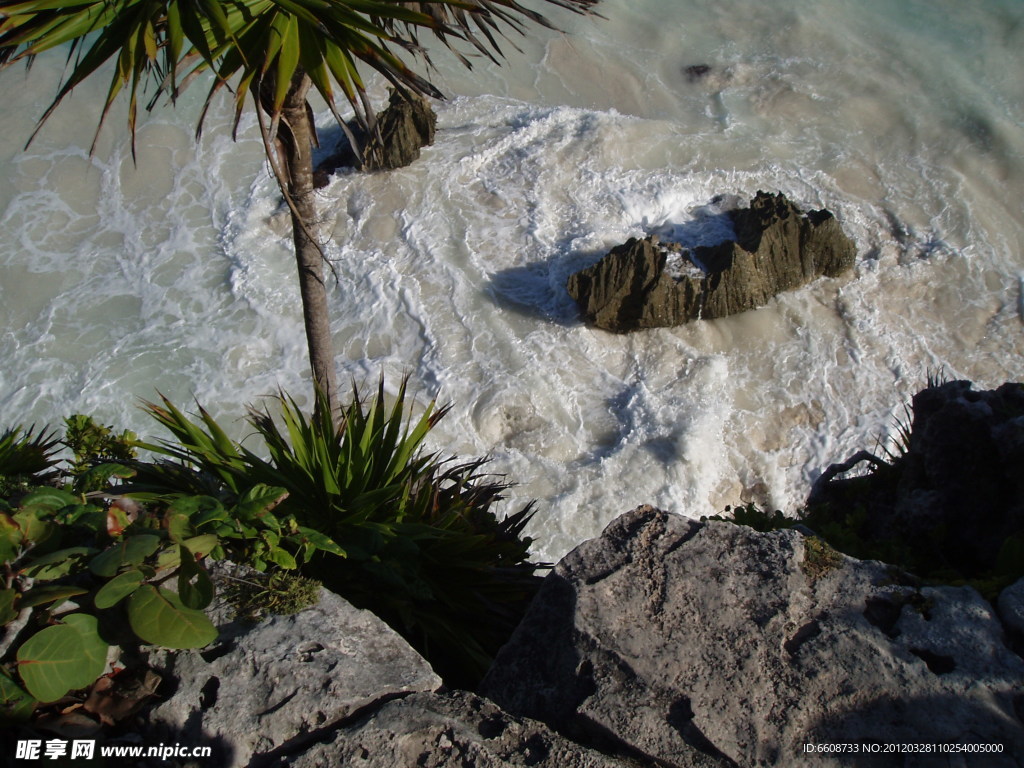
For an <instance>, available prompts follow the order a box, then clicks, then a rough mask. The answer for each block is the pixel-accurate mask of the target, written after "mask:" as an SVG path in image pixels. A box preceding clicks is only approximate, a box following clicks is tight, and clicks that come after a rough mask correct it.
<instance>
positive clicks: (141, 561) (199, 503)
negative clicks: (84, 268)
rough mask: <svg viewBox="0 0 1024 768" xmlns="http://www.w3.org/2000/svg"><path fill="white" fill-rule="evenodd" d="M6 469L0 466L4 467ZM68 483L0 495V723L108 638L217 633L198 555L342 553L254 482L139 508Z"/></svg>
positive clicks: (275, 560) (178, 642)
mask: <svg viewBox="0 0 1024 768" xmlns="http://www.w3.org/2000/svg"><path fill="white" fill-rule="evenodd" d="M12 434H13V433H12ZM22 438H23V439H24V435H22ZM35 439H38V436H36V438H35ZM54 446H55V443H51V444H50V445H49V446H48V448H47V451H48V452H49V451H52V449H53V448H54ZM49 455H50V454H49V453H47V456H49ZM14 466H18V465H17V464H16V463H12V464H3V463H0V475H3V474H4V473H5V471H6V470H9V469H11V468H12V467H14ZM37 466H40V467H42V468H43V469H47V468H49V467H51V466H53V463H52V462H50V461H49V460H47V461H46V462H37ZM77 471H78V473H79V478H80V477H81V476H83V475H84V474H85V473H89V475H90V477H91V481H90V482H94V481H96V480H97V479H98V478H102V479H103V480H104V482H106V480H109V479H111V478H116V479H119V480H124V479H128V478H130V477H131V476H132V475H133V474H134V473H135V469H134V468H132V467H129V466H126V465H122V464H117V463H111V462H107V463H101V464H93V465H92V466H88V462H85V463H83V464H82V465H81V466H79V467H78V469H77ZM75 485H76V484H75V483H74V482H72V483H71V484H69V486H68V487H65V488H57V487H47V486H36V487H33V488H31V489H30V490H28V491H27V492H25V493H20V494H17V495H14V496H11V497H9V498H7V499H0V563H2V566H0V568H2V570H0V579H2V581H0V628H2V629H3V631H4V633H3V637H2V640H0V721H2V720H7V721H11V720H15V721H16V720H23V719H25V718H27V717H28V716H29V715H30V714H31V713H32V711H33V710H34V708H35V707H36V705H37V704H38V703H40V702H51V701H55V700H57V699H60V698H61V697H63V696H64V695H66V694H67V693H68V692H69V691H74V690H78V689H81V688H85V687H86V686H88V685H90V684H91V683H92V682H93V681H95V680H96V679H97V678H98V677H99V676H100V675H102V674H103V673H104V671H105V669H106V666H107V661H108V658H109V657H110V656H111V650H112V646H118V645H123V644H125V643H138V642H144V643H151V644H154V645H159V646H162V647H165V648H172V649H177V648H197V647H202V646H204V645H207V644H208V643H210V642H211V641H213V640H214V639H215V638H216V636H217V630H216V628H215V626H214V625H213V623H212V621H211V620H210V618H209V617H208V616H207V615H206V614H205V612H204V609H206V608H207V607H208V606H209V605H210V604H211V602H212V600H213V598H214V587H213V584H212V582H211V579H210V576H209V574H208V573H207V571H206V569H205V567H204V565H203V561H204V558H211V559H223V558H231V559H234V560H237V561H240V562H244V563H246V564H249V565H254V566H256V567H263V568H266V567H267V566H268V565H273V566H277V567H282V568H286V569H290V568H294V567H295V566H296V565H297V563H298V562H305V561H308V560H309V559H310V558H311V557H312V555H313V553H314V552H317V551H320V550H327V551H329V552H332V553H333V554H336V555H343V554H344V552H343V551H342V550H341V549H340V548H339V547H338V546H337V545H336V544H334V542H333V541H331V540H330V539H329V538H328V537H326V536H323V535H321V534H319V533H318V532H316V531H312V530H309V529H307V528H305V527H303V526H300V525H299V524H298V523H297V522H296V521H295V519H294V518H293V517H282V516H279V515H278V514H276V513H275V511H274V509H275V507H277V506H278V505H279V504H280V503H281V501H282V500H283V499H284V498H286V497H287V491H285V490H284V489H283V488H279V487H272V486H268V485H265V484H262V483H255V484H252V485H251V486H250V487H248V488H245V489H244V490H242V491H241V492H240V493H239V494H238V495H237V496H236V497H235V498H234V499H233V500H232V502H231V503H230V504H229V505H226V504H224V503H222V502H221V500H219V499H217V498H213V497H211V496H202V495H183V494H172V495H168V496H165V497H152V498H150V499H147V500H146V502H145V503H141V504H140V503H138V502H136V501H134V500H130V499H127V498H125V497H120V496H117V495H115V494H113V492H112V489H110V488H109V487H108V488H107V490H106V492H104V493H97V492H93V493H89V494H84V493H82V492H80V491H76V490H73V489H74V488H75Z"/></svg>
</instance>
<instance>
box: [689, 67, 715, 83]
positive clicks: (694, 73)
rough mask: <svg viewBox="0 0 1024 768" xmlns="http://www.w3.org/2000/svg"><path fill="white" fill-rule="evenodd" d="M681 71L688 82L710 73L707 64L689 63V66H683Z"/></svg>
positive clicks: (695, 80) (693, 81)
mask: <svg viewBox="0 0 1024 768" xmlns="http://www.w3.org/2000/svg"><path fill="white" fill-rule="evenodd" d="M683 72H684V73H685V75H686V79H687V80H688V81H689V82H691V83H695V82H697V81H698V80H700V79H701V78H704V77H706V76H707V75H709V74H711V66H710V65H708V64H691V65H690V66H689V67H685V68H684V69H683Z"/></svg>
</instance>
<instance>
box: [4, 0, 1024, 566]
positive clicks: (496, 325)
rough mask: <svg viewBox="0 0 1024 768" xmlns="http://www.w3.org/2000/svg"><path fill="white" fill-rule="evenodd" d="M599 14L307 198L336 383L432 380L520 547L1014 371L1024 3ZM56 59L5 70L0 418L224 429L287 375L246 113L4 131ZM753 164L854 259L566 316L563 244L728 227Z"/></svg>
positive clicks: (726, 500) (760, 488)
mask: <svg viewBox="0 0 1024 768" xmlns="http://www.w3.org/2000/svg"><path fill="white" fill-rule="evenodd" d="M534 5H537V3H534ZM601 10H602V13H603V14H604V15H605V16H606V17H607V18H606V19H605V20H593V19H581V18H578V17H575V16H572V15H571V14H566V13H555V12H552V13H551V14H550V15H551V17H552V19H554V20H556V21H557V22H558V24H559V25H560V26H561V27H562V29H563V30H565V31H566V34H564V35H563V34H557V33H553V32H546V31H540V32H538V33H537V34H536V35H534V36H531V38H529V39H526V40H519V41H516V42H517V45H518V46H519V47H520V48H521V49H522V50H521V52H516V51H515V50H514V49H513V48H512V47H511V46H508V47H507V53H508V56H509V61H508V64H507V65H506V66H504V67H502V68H500V69H499V68H496V67H494V66H493V65H491V64H490V63H488V62H486V61H482V60H481V61H479V62H477V63H476V65H475V66H474V69H473V70H472V71H471V72H467V71H464V70H462V69H460V68H459V67H458V66H457V65H456V64H455V62H454V61H453V60H452V59H451V58H450V57H446V56H445V55H444V54H441V53H439V54H437V55H436V56H435V61H436V64H437V67H438V69H437V72H436V73H435V79H436V81H437V82H438V84H439V85H440V86H441V87H442V89H443V90H444V91H445V92H446V93H447V94H448V95H449V96H450V97H451V98H450V100H449V101H447V102H445V103H442V104H439V105H438V106H437V112H438V115H439V130H438V134H437V140H436V143H435V144H434V146H433V147H430V148H429V149H427V150H425V151H424V153H423V156H422V158H421V160H420V161H419V162H418V163H416V164H414V165H413V166H411V167H409V168H407V169H403V170H400V171H396V172H394V173H392V174H388V175H373V176H358V175H353V174H344V173H343V174H339V175H337V176H336V177H335V178H334V179H333V180H332V182H331V184H330V185H329V186H328V187H326V188H325V189H324V190H323V192H322V196H321V200H320V208H321V211H322V215H323V227H324V232H325V234H326V236H327V249H328V253H329V255H330V257H331V259H332V260H333V262H334V264H335V268H336V270H337V272H338V276H339V281H338V283H337V284H336V285H334V286H333V287H332V313H333V318H334V321H333V322H334V325H333V328H334V332H335V342H336V346H337V350H338V354H339V370H340V371H341V373H342V377H343V379H346V378H351V379H354V380H356V381H358V382H360V383H368V382H374V381H375V380H376V378H377V376H378V375H379V373H380V372H381V371H383V372H385V373H386V375H387V380H388V382H389V383H390V384H391V385H392V386H394V385H396V384H397V382H398V380H399V378H400V377H401V376H402V375H403V374H409V375H410V377H411V379H412V382H413V388H414V389H415V391H416V392H417V397H418V399H419V400H420V401H421V402H426V401H427V400H428V399H429V398H430V397H431V396H432V395H434V394H439V396H440V397H441V399H442V400H451V401H452V402H453V403H454V408H453V410H452V412H451V414H450V415H449V417H448V418H447V419H446V420H445V421H444V422H442V423H441V425H440V426H439V428H438V432H437V434H436V435H435V437H434V441H435V446H436V447H438V448H441V449H443V450H446V451H451V452H455V453H458V454H460V455H462V456H471V455H483V454H488V455H491V456H492V457H493V459H494V462H493V468H494V470H495V471H497V472H503V473H507V474H508V476H509V479H511V480H513V481H515V482H516V483H518V486H517V487H516V488H515V490H514V491H513V493H512V494H511V495H512V498H511V500H510V503H512V504H518V503H521V502H523V501H525V500H527V499H530V498H536V499H538V500H539V505H538V509H539V512H538V516H537V518H536V521H535V525H534V530H533V533H534V534H535V535H537V536H538V537H539V538H540V539H541V541H542V545H541V550H540V554H542V555H545V556H548V557H555V556H558V555H559V554H561V553H562V552H564V551H565V550H567V549H568V548H569V547H571V546H572V545H573V544H575V543H576V542H578V541H580V540H581V539H583V538H586V537H589V536H592V535H595V534H596V533H597V532H599V531H600V529H601V527H603V525H604V524H605V523H607V522H608V521H609V520H610V519H611V518H613V517H614V516H615V515H617V514H618V513H620V512H622V511H625V510H626V509H629V508H631V507H633V506H635V505H637V504H640V503H653V504H658V505H660V506H662V507H664V508H666V509H670V510H673V511H677V512H681V513H683V514H689V515H694V516H696V515H701V514H712V513H714V512H716V511H720V510H721V508H722V507H723V506H724V505H725V504H735V503H737V502H739V501H746V500H755V501H758V502H759V503H763V504H767V505H771V506H775V507H781V508H783V509H787V510H794V509H796V507H797V506H798V505H799V504H800V502H801V501H802V500H803V499H804V497H805V496H806V492H807V488H808V485H809V483H810V482H811V481H813V479H814V478H815V477H816V476H817V474H818V473H820V471H821V470H822V469H823V468H824V467H825V466H827V464H829V463H830V462H832V461H838V460H842V459H845V458H846V457H847V456H848V455H849V454H850V453H852V452H853V451H854V450H856V449H859V448H862V447H865V448H871V447H873V446H874V444H875V441H876V440H878V439H882V440H884V439H885V437H886V435H887V434H889V433H891V432H892V431H893V415H894V414H901V413H902V403H903V402H905V401H906V400H907V398H909V396H910V395H911V394H912V393H913V392H915V391H916V390H917V389H919V388H920V387H921V386H923V384H924V382H925V379H926V378H927V376H928V374H929V373H940V374H942V375H945V376H950V377H964V378H970V379H972V380H974V381H975V382H977V384H978V386H981V387H993V386H997V385H998V384H1000V383H1002V382H1003V381H1006V380H1011V379H1016V380H1019V379H1020V378H1021V375H1022V352H1024V325H1022V316H1024V295H1022V290H1024V214H1022V200H1024V3H1021V2H1020V1H1019V0H978V1H977V2H972V3H962V2H954V1H953V0H934V1H932V2H924V1H923V0H922V1H918V0H903V1H901V2H898V3H896V2H891V0H856V1H855V0H824V1H822V2H810V0H785V1H780V2H773V3H771V4H768V3H761V2H756V1H755V0H718V1H717V2H714V3H711V2H703V1H699V0H633V1H631V2H627V0H605V2H604V3H603V6H602V9H601ZM697 65H704V66H707V67H709V68H710V69H709V71H708V73H707V75H706V76H704V77H701V78H693V77H690V76H688V74H687V69H688V68H689V67H693V66H697ZM62 66H63V58H62V57H61V56H59V55H53V56H44V57H41V58H40V59H39V60H38V61H37V62H36V64H35V66H34V67H33V69H32V70H31V72H30V73H29V74H27V75H26V73H25V72H24V71H23V70H21V69H17V70H9V71H6V72H4V73H3V74H2V75H0V103H3V104H5V105H6V106H5V109H4V111H3V112H2V113H0V166H2V169H3V178H4V179H5V181H6V183H5V184H4V185H2V186H0V363H2V364H0V421H2V423H4V424H14V423H25V424H28V423H31V422H36V423H43V422H50V423H57V422H59V420H60V418H62V417H63V416H64V415H67V414H69V413H72V412H75V411H90V412H93V413H95V414H97V415H98V416H99V418H101V419H102V420H104V421H105V422H106V423H111V424H116V425H118V426H119V427H129V428H132V429H134V430H136V431H138V432H140V433H143V434H146V435H150V436H158V435H159V431H158V430H157V429H156V428H155V426H154V425H152V424H150V423H149V422H147V420H146V419H145V417H144V416H143V415H142V414H141V413H140V412H139V411H138V409H137V408H136V403H137V402H138V399H139V398H152V397H154V396H155V393H156V390H158V389H159V390H160V391H161V392H163V393H165V394H166V395H168V396H169V397H171V398H172V399H174V400H175V401H176V402H178V403H181V404H187V403H188V401H189V398H191V397H192V396H193V395H194V396H195V397H196V398H198V399H199V400H200V401H201V402H202V403H203V404H204V405H205V406H206V407H207V408H208V409H210V410H211V411H212V412H213V413H214V414H215V415H217V416H218V417H220V418H221V419H222V420H223V421H224V422H225V423H226V424H228V425H230V426H232V428H233V429H234V430H235V432H236V434H237V435H239V436H241V435H243V434H244V433H245V429H244V425H243V424H242V423H241V421H240V417H241V415H242V414H243V412H244V406H245V404H247V403H250V402H259V400H260V398H261V397H262V396H263V395H266V394H268V393H272V392H273V391H275V390H276V389H277V388H278V387H279V386H280V387H284V388H285V389H287V390H289V391H291V392H294V393H296V394H298V395H300V396H304V395H305V393H306V389H307V378H308V368H307V365H306V363H305V351H304V342H303V337H302V325H301V318H300V315H299V309H298V295H297V289H296V287H295V281H294V278H293V271H294V267H293V266H292V263H291V261H290V258H291V257H290V254H289V239H288V224H287V218H286V216H285V215H284V214H283V212H282V210H281V208H280V206H279V204H278V195H277V194H276V191H275V188H274V185H273V183H272V181H271V179H270V176H269V174H268V171H267V168H266V165H265V163H264V162H263V160H262V149H261V146H260V143H259V141H258V133H257V131H256V127H255V123H254V121H253V120H251V119H250V120H248V121H247V122H246V123H245V124H244V125H243V128H244V130H243V131H242V137H241V140H240V141H239V142H238V143H237V144H233V143H232V142H231V140H230V136H229V132H228V129H227V128H228V115H227V112H226V110H225V109H222V110H219V111H216V112H215V113H214V114H213V115H212V116H211V118H210V122H209V124H208V125H207V129H206V131H205V133H204V137H203V139H202V141H201V142H199V143H198V144H197V143H196V142H195V141H194V139H193V136H192V127H193V122H194V120H195V117H196V114H197V107H198V103H199V101H200V100H201V98H202V95H203V94H202V93H201V91H202V88H199V89H197V90H195V92H194V93H191V94H189V95H188V97H187V98H186V99H185V100H184V101H182V102H180V103H179V106H178V108H177V109H176V110H174V111H172V110H171V109H170V108H169V107H168V108H161V109H158V110H157V111H155V112H154V113H152V114H150V115H147V116H146V117H145V119H143V120H142V121H141V127H140V129H139V134H138V163H137V165H136V164H133V162H132V158H131V153H130V148H129V146H128V142H127V135H126V128H125V126H124V124H123V120H121V114H119V113H117V111H116V109H115V111H114V115H113V117H112V119H111V121H110V123H109V125H108V126H107V127H106V128H105V129H104V131H103V132H102V133H101V135H100V141H99V143H98V149H97V152H96V153H95V155H94V156H92V157H89V156H88V147H89V145H90V143H91V141H92V137H93V132H94V126H95V121H96V118H97V114H98V106H97V103H98V102H99V100H100V99H101V97H102V94H103V89H104V83H105V81H106V78H104V77H101V78H100V80H98V81H97V82H95V83H87V84H86V85H84V86H83V87H82V88H80V89H79V90H78V91H76V93H75V94H74V96H73V98H72V99H71V100H70V101H69V102H68V103H67V104H65V105H64V106H63V107H62V108H61V110H60V111H58V112H57V113H56V115H55V117H54V118H53V120H52V121H51V123H50V124H48V125H47V126H46V127H45V128H44V129H43V130H42V132H41V133H40V134H39V136H38V138H37V140H36V141H35V142H34V143H33V145H32V146H31V147H30V148H29V149H28V150H25V149H24V148H23V146H24V140H25V139H26V138H27V136H28V134H29V133H30V132H31V130H32V127H33V126H34V122H35V120H36V119H37V118H38V116H39V115H41V114H42V112H43V110H44V109H45V107H46V105H47V104H48V102H49V99H50V98H51V97H52V95H53V93H54V91H55V89H56V85H57V82H58V79H59V77H60V73H61V70H62ZM374 96H375V98H376V99H377V100H378V101H380V102H383V101H384V100H385V99H386V93H385V91H384V89H383V87H380V86H378V87H376V88H375V91H374ZM225 106H226V105H225ZM320 122H321V124H322V131H323V134H324V136H325V139H330V138H331V137H332V136H334V135H336V131H335V130H333V129H332V127H331V124H330V119H329V115H328V114H327V112H326V110H323V114H322V115H321V119H320ZM759 189H764V190H768V191H782V192H785V193H786V194H787V195H788V196H790V197H791V198H792V199H794V200H796V201H797V202H798V203H800V204H802V205H805V206H812V207H821V206H824V207H828V208H829V209H831V210H832V211H833V212H835V213H836V215H837V216H838V217H839V219H840V221H841V223H842V224H843V226H844V228H845V229H846V230H847V232H848V233H849V234H850V235H851V236H852V237H853V238H854V239H855V241H856V243H857V246H858V251H859V256H858V262H857V267H856V270H855V272H854V273H853V274H851V275H850V276H848V277H844V278H842V279H839V280H821V281H818V282H816V283H814V284H813V285H811V286H809V287H806V288H804V289H801V290H799V291H795V292H793V293H790V294H787V295H785V296H782V297H779V298H778V299H777V300H776V301H775V302H773V303H772V304H771V305H770V306H768V307H765V308H763V309H761V310H758V311H755V312H751V313H747V314H745V315H742V316H738V317H734V318H728V319H725V320H718V321H711V322H706V321H704V322H698V323H695V324H692V325H690V326H687V327H685V328H678V329H665V330H656V331H649V332H644V333H640V334H634V335H630V336H622V337H619V336H611V335H608V334H605V333H602V332H599V331H593V330H590V329H587V328H585V327H584V326H582V325H581V324H580V323H579V322H578V320H577V318H576V314H575V309H574V306H573V304H572V302H571V300H570V299H569V297H568V295H567V294H566V292H565V288H564V285H565V279H566V278H567V276H568V275H569V274H570V273H572V272H573V271H575V270H577V269H579V268H581V267H583V266H586V265H587V264H590V263H592V262H593V261H594V260H596V259H597V258H598V257H599V256H600V255H601V254H602V253H603V252H604V251H606V250H607V249H608V248H610V247H611V246H613V245H615V244H617V243H619V242H622V241H623V240H625V239H627V238H628V237H631V236H637V235H643V234H646V233H650V232H658V233H660V234H661V235H662V236H663V237H668V238H672V237H674V238H677V239H681V240H684V241H686V242H689V243H694V242H709V241H713V240H714V239H715V238H720V237H721V236H722V233H721V232H720V231H717V230H716V229H715V227H714V226H713V224H712V223H711V222H713V219H710V218H708V216H707V214H708V213H710V212H713V211H714V210H716V209H715V208H714V206H713V205H712V200H713V199H714V198H715V197H716V196H718V195H727V196H731V197H730V198H729V199H734V198H739V199H745V198H749V197H751V196H753V194H754V193H755V192H757V191H758V190H759Z"/></svg>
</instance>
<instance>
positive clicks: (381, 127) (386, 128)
mask: <svg viewBox="0 0 1024 768" xmlns="http://www.w3.org/2000/svg"><path fill="white" fill-rule="evenodd" d="M436 125H437V114H436V113H435V112H434V110H433V109H431V107H430V104H429V103H428V102H427V100H426V99H425V98H423V97H421V96H416V95H415V94H408V96H407V97H406V96H403V95H402V94H400V93H399V92H397V91H392V92H391V100H390V102H389V103H388V106H387V107H386V108H385V109H384V110H383V111H382V112H379V113H377V120H376V133H372V134H370V135H369V136H367V134H366V133H364V132H363V131H362V130H361V129H360V128H359V126H358V125H357V124H355V123H350V124H349V125H348V129H349V131H350V132H351V133H352V135H353V136H354V137H355V139H356V143H357V145H358V146H359V147H360V148H361V150H360V152H359V154H358V156H357V155H356V153H355V151H354V150H353V148H352V145H351V143H350V142H349V140H348V139H347V138H346V139H343V140H342V141H341V142H340V143H339V144H338V147H337V150H336V151H335V153H334V154H332V155H331V156H330V157H328V158H327V159H326V160H324V161H323V162H322V163H320V164H319V165H318V166H317V169H316V174H315V182H316V185H317V186H318V187H322V186H324V185H325V184H326V183H327V181H328V179H329V177H330V174H331V173H333V172H334V171H336V170H337V169H338V168H348V167H358V168H360V169H361V170H364V171H387V170H392V169H394V168H403V167H405V166H407V165H409V164H410V163H412V162H413V161H415V160H418V159H419V156H420V149H421V148H423V147H426V146H429V145H431V144H433V143H434V132H435V128H436Z"/></svg>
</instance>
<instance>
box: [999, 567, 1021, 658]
mask: <svg viewBox="0 0 1024 768" xmlns="http://www.w3.org/2000/svg"><path fill="white" fill-rule="evenodd" d="M998 607H999V617H1000V618H1001V619H1002V620H1003V625H1004V626H1005V627H1006V630H1007V632H1008V633H1009V634H1010V635H1011V636H1012V637H1013V639H1014V640H1015V641H1016V642H1017V644H1018V647H1019V648H1020V649H1021V650H1022V651H1024V579H1020V580H1019V581H1017V582H1016V583H1014V584H1011V585H1010V586H1008V587H1007V588H1006V589H1004V590H1003V591H1002V592H1000V593H999V603H998Z"/></svg>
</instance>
